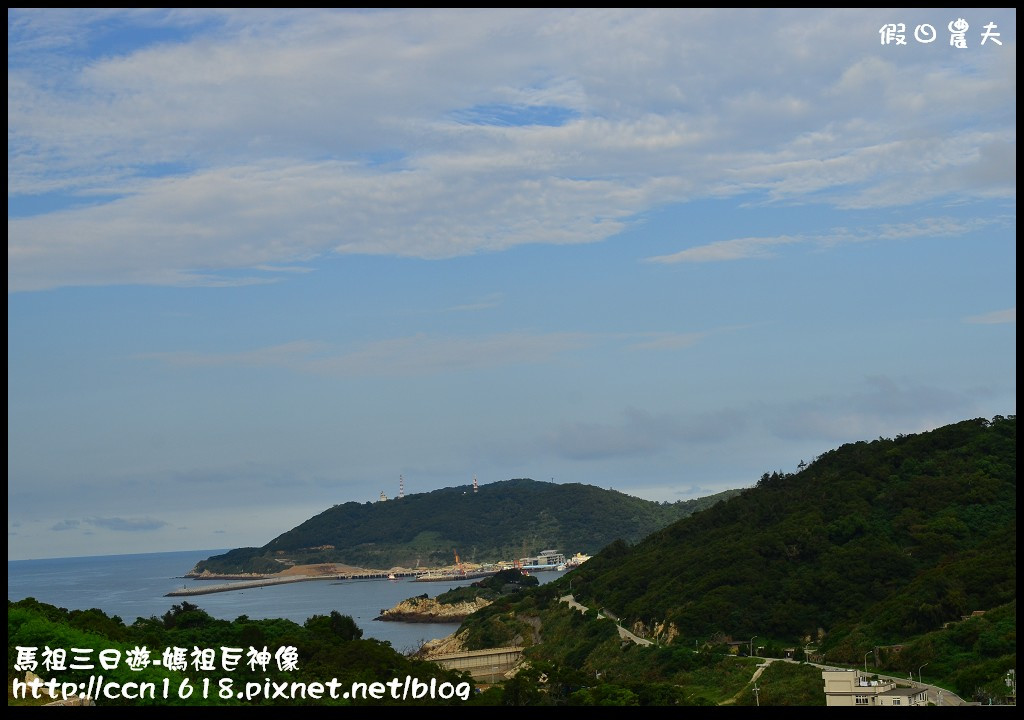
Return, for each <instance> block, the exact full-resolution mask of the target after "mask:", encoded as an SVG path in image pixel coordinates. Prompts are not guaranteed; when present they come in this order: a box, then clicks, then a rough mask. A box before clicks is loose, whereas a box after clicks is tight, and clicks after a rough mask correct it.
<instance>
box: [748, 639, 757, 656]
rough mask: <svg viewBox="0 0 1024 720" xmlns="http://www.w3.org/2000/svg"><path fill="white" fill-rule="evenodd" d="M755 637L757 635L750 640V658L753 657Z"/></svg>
mask: <svg viewBox="0 0 1024 720" xmlns="http://www.w3.org/2000/svg"><path fill="white" fill-rule="evenodd" d="M756 637H757V635H755V636H754V637H752V638H750V657H754V638H756Z"/></svg>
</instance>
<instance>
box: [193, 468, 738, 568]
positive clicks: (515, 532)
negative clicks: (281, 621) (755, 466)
mask: <svg viewBox="0 0 1024 720" xmlns="http://www.w3.org/2000/svg"><path fill="white" fill-rule="evenodd" d="M739 492H740V491H739V490H729V491H726V492H723V493H718V494H716V495H712V496H709V497H705V498H698V499H695V500H686V501H680V502H676V503H657V502H652V501H649V500H642V499H640V498H636V497H632V496H630V495H626V494H624V493H621V492H617V491H614V490H604V489H602V488H598V487H594V486H592V485H583V484H579V483H569V484H558V483H550V482H538V481H535V480H528V479H517V480H506V481H502V482H495V483H489V484H487V485H481V486H480V488H479V491H478V492H475V493H474V492H473V488H472V486H469V485H465V486H461V487H450V488H444V489H441V490H435V491H433V492H428V493H420V494H415V495H407V496H405V497H404V498H402V499H400V500H399V499H396V500H390V501H387V502H377V503H364V504H361V503H355V502H349V503H345V504H342V505H335V506H334V507H332V508H330V509H328V510H325V511H324V512H322V513H320V514H319V515H316V516H315V517H312V518H310V519H309V520H307V521H306V522H304V523H302V524H301V525H299V526H298V527H296V528H294V529H292V530H289V531H288V532H286V533H284V534H283V535H280V536H279V537H277V538H275V539H274V540H272V541H271V542H269V543H267V544H266V545H264V546H263V547H261V548H239V549H237V550H232V551H230V552H228V553H225V554H223V555H216V556H214V557H211V558H209V559H207V560H204V561H202V562H200V563H199V564H198V565H197V566H196V567H195V570H194V571H195V572H203V571H204V570H208V571H210V572H211V573H235V572H278V571H280V570H282V569H284V568H285V567H287V565H285V564H283V562H284V561H287V562H289V563H296V564H311V563H325V562H337V563H345V564H349V565H356V566H359V567H367V568H391V567H395V566H405V567H415V566H416V565H417V564H419V565H421V566H423V567H428V566H440V565H450V564H452V562H453V560H454V551H457V552H458V553H459V554H460V556H461V559H462V560H463V561H469V562H490V561H497V560H511V559H515V558H519V557H522V556H524V554H536V553H537V552H539V551H540V550H545V549H556V550H559V551H560V552H564V553H566V554H567V555H568V554H571V553H576V552H582V553H588V554H590V553H595V552H597V551H598V550H600V549H601V548H603V547H605V546H606V545H608V544H610V543H612V542H613V541H615V540H617V539H622V540H624V541H626V542H636V541H638V540H640V539H642V538H643V537H645V536H647V535H649V534H650V533H652V532H654V531H656V530H659V529H661V528H663V527H665V526H666V525H669V524H670V523H672V522H675V521H676V520H679V519H680V518H683V517H687V516H689V515H691V514H692V513H694V512H697V511H699V510H703V509H705V508H707V507H710V506H711V505H713V504H714V503H716V502H718V501H719V500H723V499H726V498H729V497H732V496H734V495H736V494H738V493H739Z"/></svg>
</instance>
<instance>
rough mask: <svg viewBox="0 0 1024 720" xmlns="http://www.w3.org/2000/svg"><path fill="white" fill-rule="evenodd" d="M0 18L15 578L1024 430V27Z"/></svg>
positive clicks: (695, 486) (654, 491) (460, 13)
mask: <svg viewBox="0 0 1024 720" xmlns="http://www.w3.org/2000/svg"><path fill="white" fill-rule="evenodd" d="M959 17H962V18H963V19H965V20H966V21H967V22H968V23H969V25H970V29H969V30H968V32H967V33H966V36H965V38H966V41H967V47H966V48H957V47H954V46H952V45H950V43H949V31H948V30H947V25H948V23H949V22H951V21H953V20H956V19H957V18H959ZM7 18H8V23H7V35H8V46H7V48H8V49H7V59H8V115H7V118H8V133H7V137H8V142H7V148H8V151H7V158H8V159H7V175H8V206H7V208H8V209H7V214H8V223H7V224H8V236H7V237H8V241H7V250H8V302H7V319H8V330H7V334H8V355H7V358H8V366H7V367H8V373H7V377H8V381H7V382H8V400H7V415H8V431H7V438H8V456H7V467H8V507H9V510H8V539H9V549H8V558H9V559H18V558H29V557H54V556H68V555H92V554H107V553H123V552H148V551H161V550H184V549H204V548H213V547H237V546H244V545H262V544H263V543H265V542H267V541H269V540H270V539H271V538H273V537H275V536H276V535H278V534H279V533H281V532H283V531H285V530H288V529H289V528H291V527H293V526H294V525H296V524H297V523H299V522H301V521H302V520H304V519H306V518H307V517H309V516H311V515H313V514H315V513H317V512H320V511H321V510H323V509H325V508H326V507H329V506H330V505H332V504H335V503H340V502H347V501H351V500H355V501H360V502H364V501H370V500H375V499H376V498H377V496H378V494H379V493H380V492H381V491H382V490H383V491H385V492H386V493H387V494H389V495H392V496H393V495H395V494H397V492H398V482H399V476H400V475H401V476H404V478H405V486H406V492H410V493H411V492H424V491H429V490H433V489H436V488H439V487H449V486H454V485H462V484H467V483H470V482H471V481H472V478H473V476H474V475H475V476H477V477H478V478H479V480H480V482H481V483H489V482H495V481H499V480H505V479H509V478H516V477H531V478H534V479H536V480H552V479H553V480H554V481H556V482H581V483H588V484H593V485H598V486H601V487H612V488H615V489H616V490H621V491H623V492H627V493H630V494H632V495H636V496H639V497H644V498H648V499H652V500H659V501H674V500H680V499H686V498H691V497H697V496H701V495H706V494H710V493H713V492H717V491H719V490H723V489H727V488H736V487H747V486H750V485H752V484H753V483H755V482H756V481H757V479H758V478H759V477H760V475H761V474H762V473H763V472H771V471H773V470H785V471H791V470H794V469H795V468H796V465H797V464H798V463H799V462H800V461H801V460H805V461H810V460H811V459H812V458H813V457H815V456H816V455H818V454H820V453H822V452H825V451H827V450H829V449H832V448H834V447H838V446H839V445H841V444H843V443H846V442H854V441H858V440H871V439H874V438H877V437H891V436H893V435H896V434H900V433H904V434H907V433H914V432H920V431H924V430H928V429H931V428H934V427H937V426H940V425H944V424H947V423H950V422H956V421H958V420H962V419H967V418H973V417H992V416H994V415H1010V414H1016V402H1017V401H1016V247H1015V237H1016V224H1017V219H1016V187H1017V185H1016V11H1014V10H1006V9H970V10H961V11H955V10H946V9H903V10H899V9H889V10H887V9H866V10H806V11H805V10H765V11H755V10H742V11H739V10H722V11H719V10H713V11H712V10H700V11H690V10H621V9H620V10H614V9H612V10H529V9H512V10H382V11H349V10H340V11H339V10H297V11H284V10H246V11H222V10H102V11H101V10H8V16H7ZM887 23H905V25H906V27H907V31H906V38H907V44H906V45H895V44H892V45H883V44H882V42H881V36H880V33H879V29H880V28H881V27H882V26H883V25H885V24H887ZM923 23H928V24H930V25H932V26H934V27H935V28H937V32H938V36H937V38H936V41H935V42H933V43H928V44H925V43H920V42H917V41H916V40H915V39H914V37H913V29H914V28H915V27H916V26H917V25H920V24H923ZM989 23H995V25H996V27H995V28H991V29H990V32H998V33H999V36H998V38H995V39H998V40H999V41H1001V43H1002V44H1001V45H1000V44H997V43H996V42H995V39H993V37H994V36H990V38H989V39H988V40H987V41H986V42H985V43H984V44H982V42H981V40H982V34H983V33H984V32H985V30H984V26H985V25H986V24H989ZM567 550H569V551H571V550H572V549H571V548H569V549H567Z"/></svg>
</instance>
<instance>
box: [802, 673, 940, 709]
mask: <svg viewBox="0 0 1024 720" xmlns="http://www.w3.org/2000/svg"><path fill="white" fill-rule="evenodd" d="M821 679H822V680H823V681H824V683H825V704H826V705H828V706H835V707H840V706H848V705H865V706H872V705H873V706H878V705H901V706H902V705H927V704H928V689H927V688H925V687H921V686H916V687H907V686H905V685H897V684H896V683H895V682H894V681H892V680H872V679H870V678H869V677H868V676H867V675H865V674H864V673H862V672H861V671H860V670H823V671H822V672H821Z"/></svg>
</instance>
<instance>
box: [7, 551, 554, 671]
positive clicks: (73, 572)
mask: <svg viewBox="0 0 1024 720" xmlns="http://www.w3.org/2000/svg"><path fill="white" fill-rule="evenodd" d="M222 552H225V550H193V551H185V552H168V553H146V554H141V555H103V556H98V557H77V558H55V559H48V560H11V561H8V563H7V599H8V600H22V599H24V598H27V597H34V598H35V599H36V600H39V601H41V602H45V603H49V604H51V605H56V606H58V607H63V608H68V609H69V610H88V609H90V608H99V609H100V610H102V611H103V612H105V613H107V614H108V615H119V616H120V617H121V619H122V620H124V621H125V622H126V623H129V624H130V623H132V622H134V621H135V618H137V617H150V616H153V615H156V616H160V615H163V614H164V613H165V612H167V610H168V609H169V608H170V607H171V605H174V604H177V603H180V602H182V601H183V600H186V601H188V602H190V603H192V604H194V605H198V606H199V607H201V608H202V609H203V610H205V611H206V612H208V613H210V615H212V616H213V617H216V618H220V619H223V620H234V619H235V618H236V617H238V616H239V615H248V616H249V617H251V618H254V619H263V618H286V619H288V620H293V621H294V622H297V623H300V624H301V623H303V622H305V621H306V619H307V618H309V617H311V616H312V615H327V614H329V613H330V612H331V611H332V610H337V611H338V612H339V613H341V614H343V615H351V616H352V617H353V618H355V621H356V624H358V625H359V627H360V628H362V630H363V637H369V638H377V639H378V640H386V641H387V642H390V643H391V646H392V647H393V648H395V650H398V651H399V652H406V651H409V650H412V649H415V648H417V647H419V646H420V645H421V644H422V643H423V642H425V641H427V640H432V639H434V638H441V637H445V636H446V635H450V634H451V633H453V632H455V630H456V629H457V628H458V624H448V623H396V622H377V621H374V619H373V618H375V617H377V615H379V614H380V611H381V610H382V609H383V608H389V607H391V606H393V605H394V604H395V603H397V602H399V601H401V600H404V599H406V598H409V597H413V596H414V595H422V594H423V593H427V594H428V595H429V596H430V597H435V596H437V595H439V594H440V593H443V592H445V591H446V590H448V589H450V588H453V587H458V586H460V585H468V584H470V582H472V581H469V580H463V581H459V582H429V583H418V582H412V581H410V580H408V579H405V578H403V579H399V580H397V581H390V580H352V581H344V582H339V581H337V580H317V581H312V582H300V583H290V584H286V585H278V586H268V587H261V588H251V589H248V590H236V591H232V592H224V593H214V594H211V595H198V596H193V597H164V595H165V594H166V593H168V592H170V591H171V590H175V589H178V588H181V587H182V586H188V587H192V586H197V585H203V584H206V585H209V584H220V583H222V582H223V581H209V580H205V581H203V580H191V579H183V578H182V577H181V576H182V575H184V574H185V573H187V572H188V571H189V570H191V569H192V567H193V566H194V565H195V564H196V563H197V562H199V561H200V560H204V559H206V558H208V557H210V556H211V555H216V554H219V553H222ZM562 574H563V573H560V572H542V573H538V574H537V578H538V579H539V580H540V582H541V583H542V584H543V583H547V582H551V581H552V580H554V579H556V578H558V577H561V576H562Z"/></svg>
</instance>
